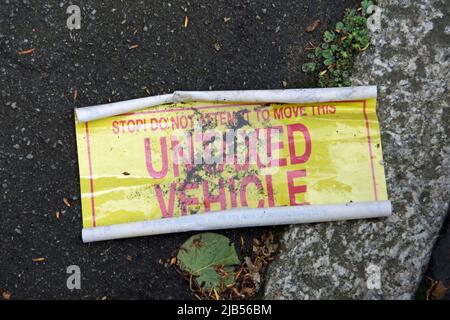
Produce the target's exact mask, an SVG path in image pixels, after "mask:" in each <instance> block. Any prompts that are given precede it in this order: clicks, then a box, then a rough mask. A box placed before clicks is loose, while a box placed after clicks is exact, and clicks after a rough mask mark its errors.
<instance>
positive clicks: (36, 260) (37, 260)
mask: <svg viewBox="0 0 450 320" xmlns="http://www.w3.org/2000/svg"><path fill="white" fill-rule="evenodd" d="M32 260H33V262H43V261H45V258H43V257H39V258H33V259H32Z"/></svg>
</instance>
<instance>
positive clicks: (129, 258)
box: [125, 255, 133, 261]
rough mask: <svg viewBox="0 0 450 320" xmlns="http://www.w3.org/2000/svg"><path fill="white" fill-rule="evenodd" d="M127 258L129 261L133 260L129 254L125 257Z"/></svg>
mask: <svg viewBox="0 0 450 320" xmlns="http://www.w3.org/2000/svg"><path fill="white" fill-rule="evenodd" d="M125 259H127V260H128V261H133V257H132V256H130V255H127V256H126V257H125Z"/></svg>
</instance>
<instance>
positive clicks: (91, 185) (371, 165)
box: [85, 100, 378, 227]
mask: <svg viewBox="0 0 450 320" xmlns="http://www.w3.org/2000/svg"><path fill="white" fill-rule="evenodd" d="M329 102H333V103H338V102H344V103H345V102H361V103H362V104H363V115H364V122H365V125H366V130H367V143H368V147H369V157H370V169H371V175H372V186H373V194H374V198H375V201H377V200H378V194H377V184H376V178H375V166H374V163H373V152H372V140H371V138H370V126H369V117H368V116H367V111H366V100H345V101H325V102H321V103H329ZM243 105H260V104H258V103H239V104H223V105H210V106H199V107H196V108H197V109H210V108H224V107H237V106H243ZM185 110H189V108H177V109H168V110H152V111H141V112H134V113H125V114H121V115H117V116H116V117H118V116H124V115H138V114H152V113H162V112H176V111H185ZM85 127H86V143H87V151H88V152H87V153H88V162H89V183H90V191H91V192H90V196H91V207H92V226H93V227H95V226H96V222H95V201H94V179H93V177H92V159H91V145H90V141H89V126H88V122H86V123H85Z"/></svg>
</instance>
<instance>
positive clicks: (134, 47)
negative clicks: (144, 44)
mask: <svg viewBox="0 0 450 320" xmlns="http://www.w3.org/2000/svg"><path fill="white" fill-rule="evenodd" d="M138 47H139V45H138V44H132V45H131V46H129V47H128V49H136V48H138Z"/></svg>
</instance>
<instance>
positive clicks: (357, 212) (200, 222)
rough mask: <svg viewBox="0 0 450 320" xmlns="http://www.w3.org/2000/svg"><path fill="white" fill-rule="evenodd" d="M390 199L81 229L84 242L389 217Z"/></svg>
mask: <svg viewBox="0 0 450 320" xmlns="http://www.w3.org/2000/svg"><path fill="white" fill-rule="evenodd" d="M391 213H392V205H391V202H390V201H373V202H357V203H348V204H335V205H309V206H295V207H274V208H257V209H249V208H243V209H231V210H225V211H215V212H210V213H202V214H194V215H189V216H183V217H177V218H166V219H157V220H148V221H142V222H132V223H124V224H116V225H111V226H105V227H94V228H84V229H83V230H82V238H83V242H85V243H86V242H94V241H103V240H112V239H121V238H131V237H141V236H150V235H156V234H166V233H175V232H186V231H201V230H213V229H228V228H243V227H258V226H268V225H269V226H270V225H283V224H297V223H310V222H326V221H337V220H352V219H366V218H377V217H386V216H390V215H391Z"/></svg>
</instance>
